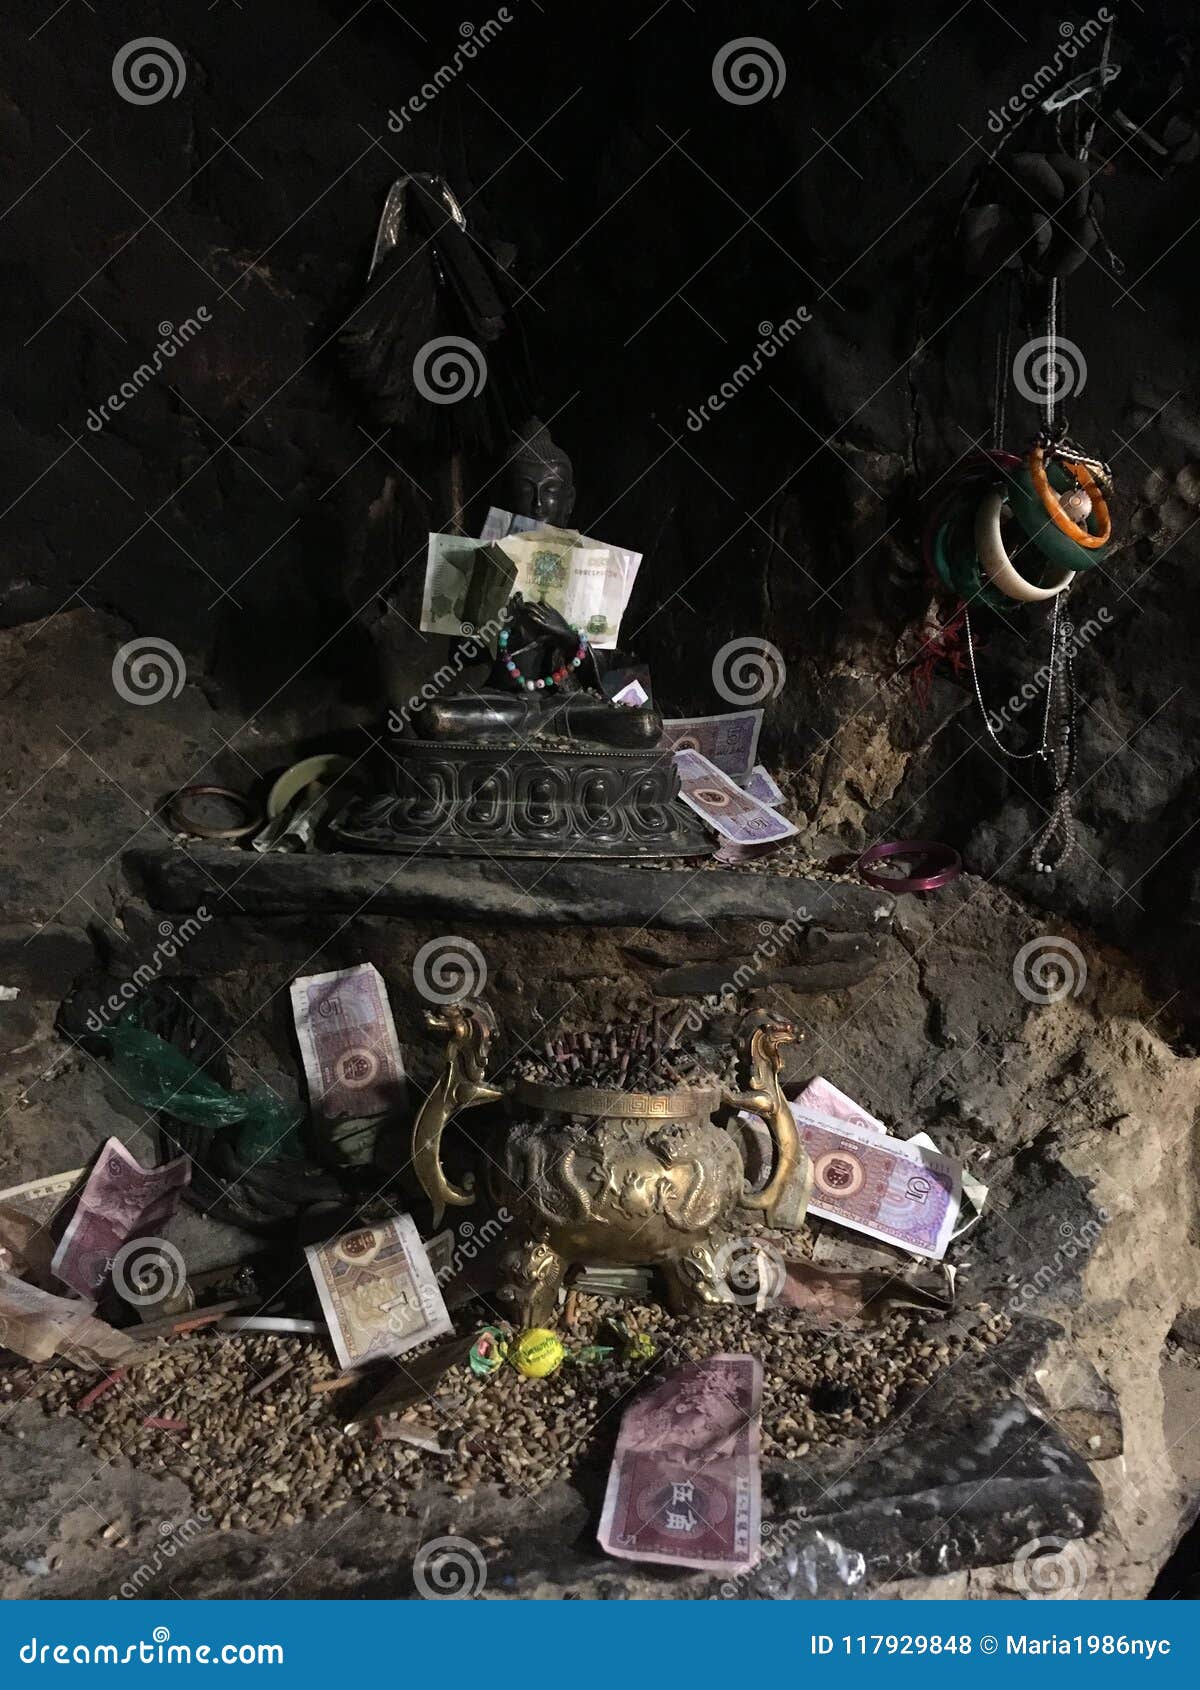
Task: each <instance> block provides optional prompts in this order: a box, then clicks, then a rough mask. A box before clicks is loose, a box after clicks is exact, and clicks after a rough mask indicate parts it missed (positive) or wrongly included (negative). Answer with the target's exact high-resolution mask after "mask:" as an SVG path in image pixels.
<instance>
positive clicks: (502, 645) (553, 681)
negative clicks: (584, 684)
mask: <svg viewBox="0 0 1200 1690" xmlns="http://www.w3.org/2000/svg"><path fill="white" fill-rule="evenodd" d="M508 633H509V631H508V629H507V628H502V629H501V630H500V638H499V640H498V641H497V645H496V655H497V656H498V657H501V658H503V660H504V667H505V668H506V669H507V670H508V672H509V674H510V675H511V676H512V678H513V680H514V681H515V682H516V683H517V685H518V686H519V687H524V689H525V691H526V692H540V691H541V690H542V688H543V687H554V686H561V685H562V683H563V682H564V681H565V680H566V678H567V676H568V675H569V674H570V673H571V671H572V670H573V669H578V668H579V665H580V664H581V663H582V662H583V660H584V658H585V657H586V656H587V650H588V641H587V635H586V634H578V635H576V638H577V639H578V641H579V644H578V646H577V647H576V650H575V655H574V657H573V658H572V659H571V661H570V662H569V663H564V664H562V666H561V667H560V668H558V669H552V670H551V671H550V673H549V674H548V675H546V676H544V677H543V678H542V679H541V680H539V681H527V680H526V679H525V677H524V675H522V673H521V671H520V670H519V669H518V668H517V666H516V664H515V663H514V662H513V660H512V658H511V657H509V656H508Z"/></svg>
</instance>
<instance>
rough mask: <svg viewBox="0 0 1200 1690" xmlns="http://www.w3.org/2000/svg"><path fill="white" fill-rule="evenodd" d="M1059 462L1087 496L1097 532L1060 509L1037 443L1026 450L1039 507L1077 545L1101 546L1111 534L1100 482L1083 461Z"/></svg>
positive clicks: (1044, 455)
mask: <svg viewBox="0 0 1200 1690" xmlns="http://www.w3.org/2000/svg"><path fill="white" fill-rule="evenodd" d="M1062 463H1063V468H1064V469H1065V470H1067V471H1068V472H1069V473H1070V474H1071V475H1072V476H1073V477H1074V479H1075V481H1076V482H1077V483H1078V485H1079V486H1080V487H1082V488H1083V490H1084V492H1085V493H1086V494H1087V495H1088V497H1089V498H1090V499H1091V501H1092V510H1093V511H1094V512H1095V516H1096V521H1097V522H1098V523H1099V525H1100V526H1099V529H1098V530H1097V532H1096V533H1095V534H1089V533H1088V531H1087V529H1086V528H1081V527H1080V526H1079V524H1078V523H1077V522H1072V521H1071V518H1070V517H1069V516H1068V515H1067V513H1066V511H1065V510H1063V508H1062V505H1061V504H1060V503H1059V501H1058V498H1057V497H1056V495H1055V492H1054V489H1053V488H1052V487H1051V485H1050V481H1049V478H1048V476H1047V474H1046V454H1045V452H1044V451H1043V449H1042V447H1041V446H1035V447H1034V448H1033V450H1032V452H1030V454H1029V463H1028V468H1029V474H1030V476H1031V478H1032V480H1033V486H1034V491H1035V492H1036V493H1037V496H1038V498H1039V499H1040V500H1041V501H1042V509H1043V510H1044V511H1045V512H1046V515H1047V516H1048V517H1049V518H1050V520H1051V522H1052V523H1053V524H1054V526H1055V527H1056V528H1061V529H1062V531H1063V533H1064V534H1066V535H1069V537H1070V538H1071V539H1072V540H1074V541H1075V544H1076V545H1077V546H1087V547H1088V548H1089V549H1090V550H1095V549H1096V547H1098V546H1103V545H1104V544H1105V543H1106V542H1107V541H1108V540H1109V539H1111V537H1112V518H1111V517H1110V516H1109V514H1108V506H1107V504H1106V503H1105V502H1104V494H1103V492H1102V491H1101V488H1100V483H1099V482H1098V481H1097V480H1096V478H1095V477H1094V476H1093V475H1092V473H1091V471H1090V470H1089V469H1088V468H1087V467H1086V465H1084V464H1077V463H1068V461H1067V460H1066V459H1065V458H1064V459H1063V460H1062Z"/></svg>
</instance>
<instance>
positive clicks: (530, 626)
mask: <svg viewBox="0 0 1200 1690" xmlns="http://www.w3.org/2000/svg"><path fill="white" fill-rule="evenodd" d="M605 659H608V660H610V661H615V666H620V665H622V664H623V661H624V660H623V659H622V658H621V656H620V654H618V653H616V652H596V651H594V650H593V649H592V646H591V644H590V643H589V641H588V637H587V635H586V634H581V633H577V632H576V631H575V630H574V629H573V628H571V627H570V626H568V624H567V622H566V621H565V620H564V618H563V617H562V616H561V615H560V614H559V612H558V611H557V610H555V609H554V607H553V606H552V605H548V604H541V603H537V602H530V601H528V600H526V599H523V598H522V596H521V594H520V593H514V594H513V596H512V598H511V599H510V600H509V602H508V605H507V607H506V621H505V626H504V630H503V632H502V633H501V635H500V638H499V648H498V651H497V654H496V658H495V661H494V662H493V663H492V666H491V671H490V673H489V674H488V675H487V676H486V677H485V679H484V681H483V684H482V685H473V684H471V683H469V682H466V683H463V684H461V685H460V687H459V689H458V690H456V691H454V692H450V693H443V694H440V695H439V696H437V697H436V698H434V699H432V700H431V701H430V702H429V703H428V704H426V705H425V706H424V707H423V708H422V709H421V710H419V711H416V712H414V713H413V715H412V717H411V718H410V720H409V731H410V732H411V734H412V735H413V737H415V738H417V739H425V740H441V741H452V742H454V741H459V742H461V741H471V742H475V743H483V742H486V741H488V740H493V741H494V740H501V739H502V740H507V739H546V738H550V737H554V736H557V737H559V738H563V739H574V740H583V741H585V742H590V743H592V744H600V745H612V746H617V747H620V748H623V749H626V750H640V749H647V748H649V747H652V746H655V745H657V744H658V742H659V739H660V738H661V736H662V717H661V715H660V714H659V713H658V711H657V710H655V709H653V708H652V707H651V706H649V705H644V706H642V707H640V708H636V709H635V708H629V707H627V706H625V705H621V704H612V703H610V702H609V700H608V699H607V698H605V696H604V693H603V690H602V688H601V681H600V676H601V664H602V663H603V662H604V661H605Z"/></svg>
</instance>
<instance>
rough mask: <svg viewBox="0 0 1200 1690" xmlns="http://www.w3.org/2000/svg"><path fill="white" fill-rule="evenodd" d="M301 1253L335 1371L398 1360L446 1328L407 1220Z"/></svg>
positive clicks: (427, 1266)
mask: <svg viewBox="0 0 1200 1690" xmlns="http://www.w3.org/2000/svg"><path fill="white" fill-rule="evenodd" d="M306 1254H307V1256H308V1265H309V1267H310V1268H311V1269H312V1276H313V1278H314V1280H315V1281H316V1285H317V1291H318V1293H319V1295H320V1298H321V1307H322V1309H323V1310H324V1313H325V1319H326V1320H327V1321H328V1323H329V1334H330V1337H331V1338H332V1339H333V1347H334V1349H335V1350H336V1351H337V1358H338V1360H339V1361H340V1362H341V1364H342V1367H343V1368H352V1367H362V1366H363V1365H364V1363H366V1362H369V1361H374V1360H375V1359H376V1358H377V1357H379V1356H399V1355H403V1354H404V1352H405V1351H406V1350H411V1349H415V1348H416V1346H417V1345H418V1344H425V1343H428V1341H429V1340H430V1339H431V1338H440V1337H441V1336H442V1334H443V1333H446V1332H449V1331H451V1330H452V1328H451V1324H450V1316H449V1314H447V1312H446V1304H445V1302H444V1300H443V1298H442V1293H441V1291H440V1289H439V1287H438V1282H437V1276H436V1274H435V1273H434V1271H433V1268H432V1267H431V1266H430V1263H429V1257H428V1255H427V1254H426V1252H425V1247H424V1245H423V1244H422V1243H421V1239H420V1236H419V1234H418V1232H417V1229H416V1226H415V1225H414V1224H413V1221H412V1218H411V1216H409V1215H394V1216H393V1217H392V1219H391V1220H389V1221H384V1222H383V1223H382V1224H381V1225H378V1226H364V1227H360V1228H359V1229H358V1230H357V1231H355V1232H347V1233H343V1234H342V1236H341V1237H340V1238H331V1239H329V1240H327V1241H326V1243H324V1244H310V1245H309V1246H308V1248H307V1251H306Z"/></svg>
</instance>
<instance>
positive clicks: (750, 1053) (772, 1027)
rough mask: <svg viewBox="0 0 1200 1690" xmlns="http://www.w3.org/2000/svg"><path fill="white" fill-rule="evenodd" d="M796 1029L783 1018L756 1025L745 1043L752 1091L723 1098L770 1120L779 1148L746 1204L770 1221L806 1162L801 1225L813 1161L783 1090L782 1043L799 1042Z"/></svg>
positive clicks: (773, 1139) (734, 1106)
mask: <svg viewBox="0 0 1200 1690" xmlns="http://www.w3.org/2000/svg"><path fill="white" fill-rule="evenodd" d="M796 1036H797V1035H796V1029H795V1028H794V1027H793V1026H792V1025H791V1023H790V1022H788V1021H783V1020H781V1019H772V1020H764V1021H761V1022H759V1023H758V1024H757V1025H755V1026H754V1028H753V1030H752V1031H751V1033H750V1035H749V1038H748V1040H747V1043H746V1058H747V1062H748V1064H749V1069H750V1090H749V1091H747V1092H740V1093H739V1092H726V1093H725V1097H724V1101H725V1103H726V1105H727V1106H728V1107H729V1108H731V1109H745V1110H748V1111H749V1112H750V1113H751V1114H752V1115H757V1116H758V1117H759V1119H760V1120H761V1121H763V1122H764V1123H765V1124H766V1127H767V1131H768V1132H769V1133H770V1135H771V1143H772V1146H773V1148H774V1152H775V1167H774V1171H773V1172H772V1174H771V1177H770V1179H769V1180H768V1181H767V1183H766V1185H765V1186H764V1187H763V1189H762V1190H761V1191H755V1192H747V1193H746V1194H745V1196H743V1198H742V1206H743V1208H746V1209H762V1210H763V1211H764V1213H765V1218H766V1221H767V1224H768V1226H769V1225H770V1224H771V1219H772V1216H773V1213H774V1210H775V1208H776V1206H777V1204H778V1203H779V1200H780V1198H781V1197H782V1196H783V1194H784V1192H785V1191H786V1190H787V1187H788V1182H789V1181H790V1180H791V1179H792V1177H793V1174H794V1172H795V1169H796V1167H797V1164H799V1163H801V1162H803V1163H804V1165H805V1166H804V1181H803V1191H802V1193H801V1201H800V1204H799V1209H798V1213H797V1216H796V1220H795V1224H796V1225H797V1226H798V1225H799V1224H800V1222H801V1221H802V1220H803V1219H804V1215H805V1212H806V1211H807V1209H808V1200H809V1197H810V1196H811V1194H812V1163H811V1161H810V1159H809V1156H808V1152H807V1151H806V1150H805V1148H804V1144H803V1142H802V1140H801V1138H800V1134H799V1132H798V1131H797V1130H796V1122H795V1119H794V1118H793V1115H792V1112H791V1109H790V1108H789V1107H788V1101H787V1098H786V1097H785V1096H784V1095H783V1084H782V1081H781V1079H780V1074H781V1071H782V1068H783V1058H782V1055H781V1051H782V1047H783V1046H784V1045H787V1044H795V1042H796Z"/></svg>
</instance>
